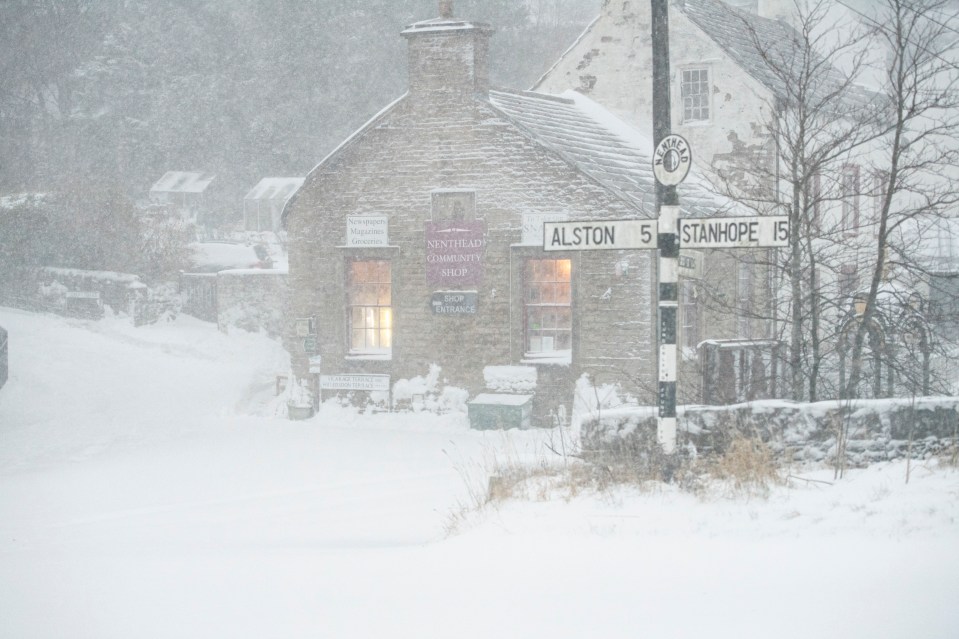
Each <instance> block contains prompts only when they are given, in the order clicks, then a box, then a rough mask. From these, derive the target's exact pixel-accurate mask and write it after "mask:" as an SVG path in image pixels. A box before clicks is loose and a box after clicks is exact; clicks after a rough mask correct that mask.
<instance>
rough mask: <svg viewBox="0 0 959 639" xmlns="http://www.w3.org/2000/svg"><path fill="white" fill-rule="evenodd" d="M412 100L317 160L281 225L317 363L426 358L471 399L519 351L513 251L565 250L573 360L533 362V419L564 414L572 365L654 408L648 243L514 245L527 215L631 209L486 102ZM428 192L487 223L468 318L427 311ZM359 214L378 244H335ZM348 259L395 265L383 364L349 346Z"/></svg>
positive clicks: (406, 362)
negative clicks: (383, 220)
mask: <svg viewBox="0 0 959 639" xmlns="http://www.w3.org/2000/svg"><path fill="white" fill-rule="evenodd" d="M411 97H412V98H414V99H408V100H404V101H402V102H400V103H399V104H398V105H397V106H396V107H395V108H394V109H393V111H392V112H390V113H389V114H388V115H387V116H386V117H385V118H384V119H382V120H380V121H379V122H377V123H375V125H374V126H372V127H371V128H369V129H368V130H367V131H365V133H363V134H361V135H359V136H358V137H357V138H355V139H354V140H353V141H352V142H350V143H349V144H347V145H346V146H345V148H343V149H342V150H341V151H340V152H339V153H338V154H337V155H336V156H334V157H333V158H332V159H331V160H328V161H327V162H325V163H324V164H322V165H321V166H320V167H319V168H318V170H317V171H316V172H315V173H314V174H312V175H311V176H310V177H309V178H308V179H307V182H306V184H305V185H304V187H303V188H302V189H301V191H300V193H299V195H298V198H297V200H296V201H295V203H294V204H293V206H292V211H291V213H290V215H289V218H288V221H287V226H288V229H289V235H290V241H291V248H290V280H291V285H292V290H293V297H292V307H291V309H292V316H293V317H294V318H303V317H315V318H316V320H317V321H316V325H317V339H316V342H317V351H318V352H317V353H316V354H318V355H319V356H320V357H321V359H322V368H323V372H324V373H346V372H352V373H386V374H390V375H391V377H392V381H393V382H395V381H396V380H398V379H408V378H412V377H414V376H417V375H424V374H425V373H426V372H427V370H428V368H429V366H430V364H434V363H435V364H438V365H440V366H441V367H442V368H443V373H442V378H443V379H445V380H446V383H448V384H449V385H453V386H459V387H464V388H467V389H468V390H469V391H470V393H471V395H474V394H476V393H478V392H480V391H482V390H483V386H484V381H483V375H482V371H483V367H484V366H487V365H504V364H520V363H523V362H524V361H525V359H526V358H525V357H524V354H525V353H524V350H525V349H524V323H523V322H524V307H523V300H522V281H523V280H522V278H523V264H524V260H525V259H527V258H530V257H539V258H547V257H553V258H556V257H568V258H570V259H571V260H572V287H573V301H572V305H573V349H572V359H571V361H569V362H568V363H563V364H561V363H550V364H543V363H540V364H536V366H537V368H538V371H539V380H540V384H539V387H538V388H539V392H538V395H537V398H536V400H534V419H536V420H537V421H538V423H540V424H542V423H544V422H545V420H546V419H547V415H548V414H549V412H550V410H555V409H556V408H557V406H558V405H560V404H563V405H565V406H566V408H567V410H568V408H569V404H570V402H571V400H572V392H573V382H574V380H575V379H576V378H577V377H578V375H579V374H580V373H582V372H589V373H591V374H593V375H594V376H596V377H597V378H598V381H600V382H611V381H624V382H626V384H627V385H628V390H629V391H630V392H633V393H636V394H639V395H641V396H642V397H643V398H644V399H645V400H646V401H649V402H651V403H654V402H655V394H654V392H653V390H654V388H655V371H654V366H655V354H654V353H653V348H652V342H651V338H652V330H653V326H654V323H653V319H654V316H655V306H654V304H653V298H652V270H651V267H652V264H651V259H652V257H653V255H652V252H650V251H645V252H641V251H637V252H632V253H626V252H623V251H593V252H586V251H581V252H571V253H569V254H567V255H561V254H556V253H552V252H550V253H546V252H544V251H543V250H542V248H541V242H539V243H538V244H537V245H534V246H519V245H520V244H521V241H522V226H523V221H524V214H537V213H542V214H556V213H560V214H566V215H567V216H568V217H569V219H589V218H606V219H622V218H626V217H636V216H637V215H640V212H638V211H636V210H635V209H634V208H633V207H632V206H630V205H628V204H626V203H624V202H623V201H622V200H619V199H618V198H616V197H614V196H613V195H611V194H610V193H609V192H608V191H606V190H605V189H603V188H601V187H600V186H598V185H597V184H595V183H594V182H592V181H591V180H590V179H588V178H586V177H584V176H583V175H582V174H580V173H579V172H577V171H575V170H573V169H572V168H571V167H570V166H569V165H568V164H567V163H566V162H564V161H563V160H561V159H559V158H557V157H555V156H553V155H552V154H550V153H548V152H546V151H545V150H544V149H543V148H542V147H539V146H538V145H537V144H535V143H534V142H532V141H531V140H530V139H529V138H528V137H527V136H525V135H524V134H522V133H521V132H520V131H518V130H517V129H516V128H514V126H513V125H511V124H510V123H508V122H507V121H506V120H505V119H504V118H502V117H501V116H500V115H499V114H498V113H497V112H496V111H495V110H494V109H493V108H492V107H490V106H489V105H488V103H485V102H479V101H476V100H473V99H472V97H470V99H467V100H463V99H462V98H461V97H457V96H456V95H453V94H450V95H449V96H448V97H443V96H439V97H438V96H435V95H434V96H432V99H427V98H426V97H425V96H422V95H418V96H411ZM437 189H463V190H471V191H474V192H475V217H476V219H477V220H481V221H483V222H484V223H485V239H486V248H485V265H484V266H485V274H484V277H483V280H482V283H481V284H479V285H477V286H470V287H462V288H463V289H464V290H468V289H475V290H476V291H477V294H478V309H477V312H476V314H475V315H465V316H441V315H440V316H437V315H434V314H433V313H432V310H431V308H430V299H431V295H432V293H434V292H435V291H436V290H437V287H436V286H434V285H432V284H430V283H429V281H428V280H427V276H426V248H425V226H426V223H427V222H428V221H429V220H430V219H431V197H432V196H431V194H432V193H433V192H434V191H436V190H437ZM363 214H381V215H387V216H388V218H389V244H390V246H389V247H382V248H380V247H376V248H346V247H344V244H345V233H346V220H347V216H351V215H363ZM356 258H376V259H389V260H391V263H392V272H393V275H392V279H393V281H392V304H393V315H394V326H395V328H394V333H393V349H392V357H391V359H389V360H375V359H369V358H365V359H364V358H357V357H351V356H350V354H349V350H348V337H347V334H346V333H347V318H346V310H345V305H346V294H347V293H346V290H345V281H346V268H347V264H348V261H349V260H351V259H356ZM621 262H628V263H629V264H630V268H629V269H628V273H627V274H625V275H617V267H616V265H617V264H619V263H621ZM620 272H622V269H620ZM607 291H608V292H607ZM637 309H639V310H638V311H637ZM287 337H288V340H287V345H288V348H289V350H290V352H291V354H292V359H293V365H294V372H295V374H296V375H298V376H301V377H304V378H305V377H307V375H308V367H309V366H308V358H309V354H308V353H306V352H305V349H304V344H303V340H302V339H299V338H297V337H295V336H294V335H293V332H292V328H291V329H290V330H289V331H288V333H287ZM547 388H551V389H552V390H551V391H550V392H547V391H546V389H547ZM550 393H552V395H553V396H552V397H549V395H550Z"/></svg>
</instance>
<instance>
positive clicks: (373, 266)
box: [349, 260, 393, 353]
mask: <svg viewBox="0 0 959 639" xmlns="http://www.w3.org/2000/svg"><path fill="white" fill-rule="evenodd" d="M390 288H391V280H390V263H389V262H388V261H385V260H374V261H353V262H350V272H349V323H350V351H351V352H353V353H389V351H390V349H391V348H392V347H393V308H392V306H391V301H390V297H391V293H390Z"/></svg>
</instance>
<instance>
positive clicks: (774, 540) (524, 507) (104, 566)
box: [0, 309, 959, 639]
mask: <svg viewBox="0 0 959 639" xmlns="http://www.w3.org/2000/svg"><path fill="white" fill-rule="evenodd" d="M0 325H2V326H4V327H6V328H7V329H8V330H9V331H10V367H11V371H10V380H9V382H8V383H7V385H6V386H5V387H4V388H3V389H0V637H17V638H20V637H50V638H54V637H56V638H60V637H77V638H80V637H90V638H94V637H95V638H109V637H117V638H120V637H123V638H128V637H138V638H142V637H178V638H179V637H231V638H232V637H258V638H262V637H377V638H379V637H417V638H422V637H458V638H461V637H484V638H486V637H524V638H528V637H550V638H553V637H692V636H703V637H709V638H710V639H723V638H725V637H735V638H737V639H741V638H742V637H869V638H870V639H873V638H876V637H910V638H912V637H922V638H923V639H930V638H944V639H945V638H947V637H948V638H951V637H955V636H957V633H959V609H957V607H956V603H955V602H956V597H957V595H959V473H957V472H956V471H955V470H952V469H944V468H938V467H937V466H936V465H935V464H934V463H922V464H919V465H916V466H915V467H914V469H913V473H912V479H911V481H910V483H909V484H908V485H907V484H905V483H904V481H903V480H904V475H905V467H904V464H886V465H880V466H875V467H872V468H869V469H865V470H861V471H853V472H851V473H850V474H849V476H848V477H847V478H846V479H844V480H842V481H840V482H836V483H834V484H826V483H816V482H806V481H792V482H790V483H789V484H788V485H786V486H783V487H780V488H776V489H774V490H773V492H772V494H771V495H770V496H769V498H768V499H758V498H751V499H747V498H742V497H740V498H726V497H722V496H720V495H717V496H714V497H711V498H708V499H703V498H697V497H694V496H691V495H688V494H683V493H680V492H678V491H677V490H676V489H675V488H673V487H671V486H663V487H660V488H658V489H655V490H652V491H650V492H646V493H643V494H640V493H637V492H633V491H629V490H620V491H616V492H614V493H605V494H601V495H580V496H578V497H575V498H572V499H569V500H566V499H555V500H552V501H529V502H525V501H524V502H518V501H513V502H505V503H501V504H497V505H495V506H488V507H486V508H485V509H483V510H482V511H481V512H467V513H466V514H465V515H463V512H462V511H463V507H464V506H470V505H471V503H472V497H471V494H474V493H475V492H476V491H477V490H480V489H481V487H482V486H483V485H484V482H485V480H486V475H487V473H488V472H489V471H490V470H491V469H492V467H493V465H494V463H495V461H494V460H519V459H535V458H537V457H540V456H542V457H546V456H548V455H550V453H547V452H546V451H545V448H544V446H543V441H544V440H546V439H548V438H549V437H550V436H551V435H553V436H555V434H551V433H545V432H541V431H525V432H518V431H512V432H507V433H498V432H494V433H480V432H474V431H470V430H469V429H468V428H467V427H466V424H465V420H464V419H463V418H462V417H461V416H456V415H454V416H444V417H442V418H437V417H433V416H423V415H413V414H397V415H379V416H363V415H355V414H352V413H348V412H345V411H342V410H332V409H330V410H326V411H324V412H322V413H321V414H320V415H319V416H318V417H316V418H314V419H312V420H309V421H306V422H302V423H297V422H290V421H287V420H285V419H281V418H278V417H275V416H273V413H274V404H275V403H274V402H273V388H274V376H275V374H276V373H277V372H283V371H284V370H285V367H286V357H285V355H284V354H283V353H282V351H281V350H280V349H279V347H278V346H277V345H276V344H274V343H272V342H270V341H269V340H267V339H266V338H264V337H261V336H257V335H249V334H246V333H233V334H230V335H223V334H220V333H218V332H217V331H216V329H215V328H214V327H213V326H211V325H209V324H205V323H201V322H197V321H194V320H191V319H189V318H181V319H179V320H177V321H176V322H174V323H170V324H163V325H157V326H150V327H144V328H140V329H134V328H133V327H132V326H129V324H128V323H127V322H125V321H124V320H121V319H108V320H104V321H102V322H84V321H75V320H66V319H63V318H58V317H52V316H47V315H38V314H31V313H26V312H22V311H16V310H11V309H0ZM424 372H425V371H424ZM801 474H802V476H803V477H807V478H810V479H820V480H831V479H832V477H831V473H830V472H829V471H827V470H819V471H817V470H815V469H803V471H802V472H801ZM454 522H455V523H458V526H457V527H456V531H455V532H454V533H453V534H447V531H448V530H449V528H450V525H451V523H454Z"/></svg>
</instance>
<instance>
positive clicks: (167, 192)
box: [150, 171, 216, 224]
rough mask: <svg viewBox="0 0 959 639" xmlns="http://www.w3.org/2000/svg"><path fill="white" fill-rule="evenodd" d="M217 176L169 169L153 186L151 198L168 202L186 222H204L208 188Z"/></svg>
mask: <svg viewBox="0 0 959 639" xmlns="http://www.w3.org/2000/svg"><path fill="white" fill-rule="evenodd" d="M215 177H216V176H214V175H210V174H209V173H194V172H190V171H167V172H166V173H164V174H163V177H161V178H160V179H159V180H157V181H156V182H155V183H154V184H153V186H152V187H150V200H151V201H153V202H156V203H158V204H166V205H169V206H171V207H172V208H173V210H174V211H175V212H176V213H177V214H178V215H179V216H180V217H181V219H183V221H185V222H190V223H193V224H203V223H204V220H203V214H204V213H206V212H207V208H208V204H207V201H206V193H207V189H208V187H209V186H210V183H211V182H213V180H214V178H215Z"/></svg>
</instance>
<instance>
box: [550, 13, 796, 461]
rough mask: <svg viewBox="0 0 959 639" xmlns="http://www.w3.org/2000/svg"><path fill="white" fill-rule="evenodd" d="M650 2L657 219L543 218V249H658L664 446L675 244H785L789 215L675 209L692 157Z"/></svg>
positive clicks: (664, 28) (670, 433)
mask: <svg viewBox="0 0 959 639" xmlns="http://www.w3.org/2000/svg"><path fill="white" fill-rule="evenodd" d="M650 2H651V4H652V47H653V142H654V144H655V145H656V147H655V151H654V152H653V161H652V163H653V174H654V175H655V177H656V212H657V219H656V220H649V219H645V220H581V221H563V222H549V221H547V222H544V224H543V250H545V251H561V250H565V251H569V250H602V249H632V250H635V249H659V268H658V289H659V290H658V293H659V296H658V310H659V330H658V335H657V337H656V342H657V345H658V349H657V356H658V367H657V368H658V369H659V419H658V423H657V428H656V439H657V441H658V442H659V444H660V445H661V446H662V448H663V452H665V453H667V454H672V453H674V452H675V450H676V377H677V374H676V368H677V365H676V364H677V357H676V314H677V311H678V310H679V296H678V294H679V251H680V248H686V249H706V248H774V247H782V246H788V245H789V218H788V217H787V216H749V217H714V218H684V219H680V217H679V195H678V193H677V191H676V186H677V185H678V184H680V183H681V182H682V181H683V180H685V179H686V176H687V175H688V174H689V169H690V167H691V166H692V163H693V155H692V151H691V149H690V147H689V143H688V142H687V141H686V140H685V139H683V138H682V137H681V136H679V135H675V134H672V133H671V132H670V117H669V22H668V14H667V9H668V0H650Z"/></svg>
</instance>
